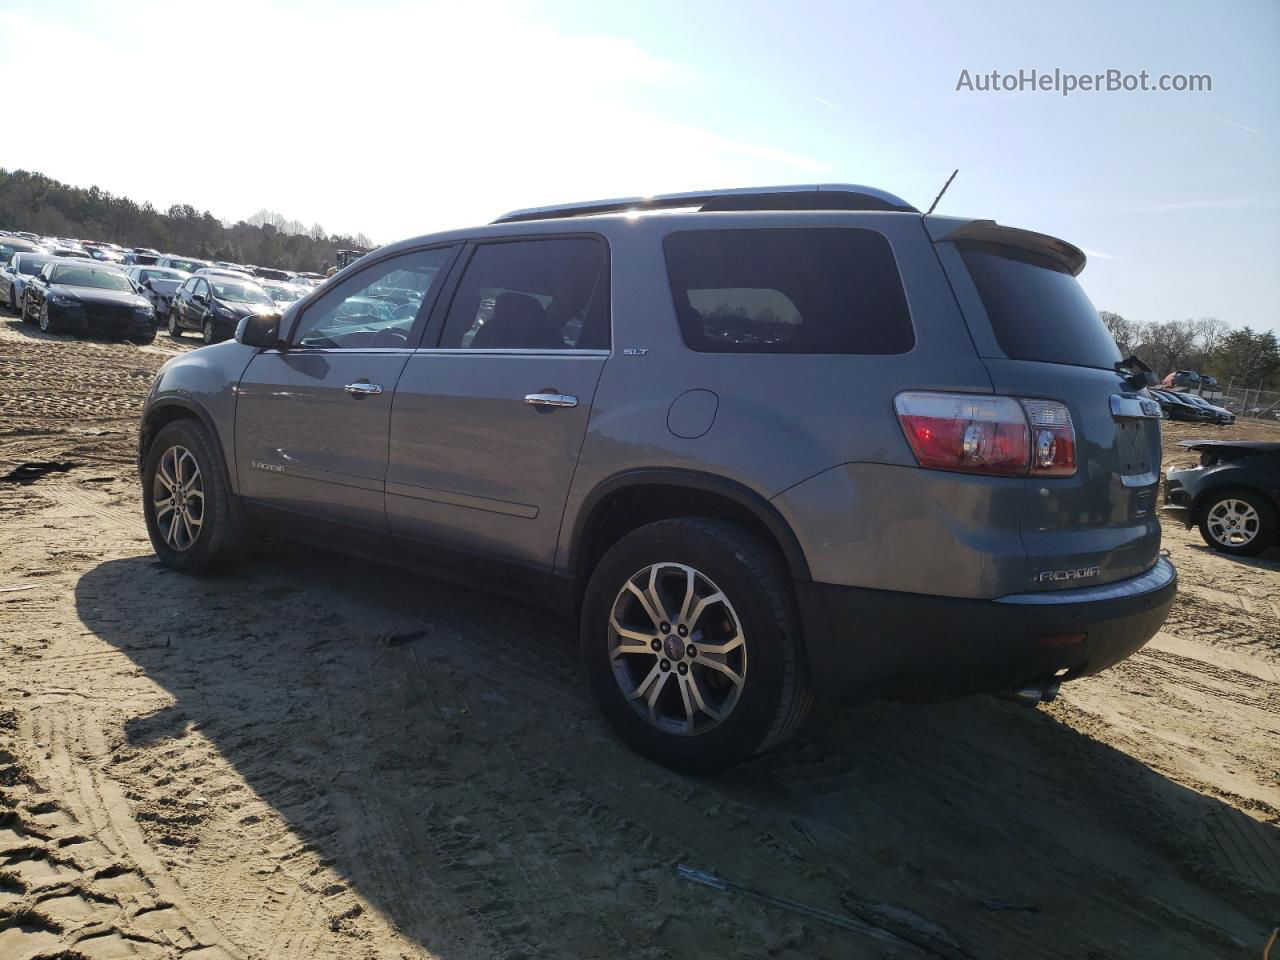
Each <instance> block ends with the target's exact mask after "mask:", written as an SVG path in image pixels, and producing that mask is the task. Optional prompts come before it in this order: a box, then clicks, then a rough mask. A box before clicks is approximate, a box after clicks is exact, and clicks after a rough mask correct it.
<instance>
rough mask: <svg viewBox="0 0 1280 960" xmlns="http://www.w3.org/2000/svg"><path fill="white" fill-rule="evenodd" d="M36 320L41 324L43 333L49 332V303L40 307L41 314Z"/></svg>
mask: <svg viewBox="0 0 1280 960" xmlns="http://www.w3.org/2000/svg"><path fill="white" fill-rule="evenodd" d="M36 322H37V323H38V324H39V325H40V332H41V333H48V332H49V305H48V304H47V303H46V304H45V305H44V306H43V307H41V308H40V316H39V317H38V318H37V321H36Z"/></svg>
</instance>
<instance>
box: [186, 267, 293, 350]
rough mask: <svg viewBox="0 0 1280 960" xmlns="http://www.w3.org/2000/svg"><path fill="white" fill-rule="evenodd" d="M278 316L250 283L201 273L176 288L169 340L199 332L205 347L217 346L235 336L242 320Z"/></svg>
mask: <svg viewBox="0 0 1280 960" xmlns="http://www.w3.org/2000/svg"><path fill="white" fill-rule="evenodd" d="M279 312H280V311H279V308H278V307H277V306H276V303H275V301H274V300H272V299H271V297H269V296H268V295H267V292H266V291H265V290H263V289H262V287H260V286H258V284H256V283H254V282H253V281H252V280H244V279H241V278H239V277H236V276H227V275H225V274H210V273H205V272H201V273H197V274H196V275H195V276H192V277H190V278H189V279H187V281H186V282H185V283H183V284H182V286H181V287H179V288H178V292H177V294H176V295H175V296H174V298H173V304H172V306H171V307H170V309H169V336H171V337H173V338H174V339H177V338H178V337H180V336H182V331H183V330H199V331H200V334H201V336H203V337H204V342H205V343H217V342H218V341H220V340H228V339H230V338H231V337H232V336H234V334H235V332H236V325H237V324H238V323H239V322H240V319H241V318H242V317H247V316H249V315H250V314H258V313H279Z"/></svg>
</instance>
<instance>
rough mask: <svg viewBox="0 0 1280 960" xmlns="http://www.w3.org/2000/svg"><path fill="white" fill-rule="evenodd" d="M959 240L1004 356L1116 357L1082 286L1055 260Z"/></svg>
mask: <svg viewBox="0 0 1280 960" xmlns="http://www.w3.org/2000/svg"><path fill="white" fill-rule="evenodd" d="M957 246H959V247H960V253H961V256H962V257H964V262H965V266H967V267H968V268H969V276H970V277H972V278H973V282H974V285H975V286H976V287H977V288H978V295H979V296H980V297H982V305H983V306H984V307H986V310H987V316H988V317H989V318H990V320H991V327H992V330H993V331H994V332H995V335H996V340H997V341H998V342H999V344H1000V349H1001V350H1003V351H1004V352H1005V355H1006V356H1008V357H1010V358H1011V359H1014V360H1040V361H1044V362H1046V363H1067V364H1071V365H1073V366H1078V367H1102V368H1105V369H1110V368H1111V367H1112V366H1113V365H1114V364H1115V362H1116V361H1117V360H1119V359H1120V351H1119V350H1117V349H1116V343H1115V341H1114V340H1113V339H1111V334H1109V333H1108V332H1107V328H1106V326H1105V325H1104V324H1103V322H1102V318H1101V317H1099V316H1098V311H1097V310H1096V309H1095V308H1094V306H1093V304H1092V303H1090V302H1089V298H1088V297H1087V296H1086V295H1085V292H1084V289H1083V288H1082V287H1081V286H1080V284H1079V282H1078V281H1077V280H1076V278H1075V277H1073V276H1072V275H1071V274H1070V273H1068V272H1067V271H1066V270H1065V269H1063V268H1062V267H1061V266H1059V265H1058V264H1057V263H1056V262H1055V261H1053V260H1050V259H1049V258H1047V257H1042V256H1039V255H1037V254H1034V253H1031V252H1030V251H1026V250H1020V249H1018V248H1016V247H1007V246H1002V245H1000V244H994V243H976V242H972V241H970V242H965V243H960V244H957Z"/></svg>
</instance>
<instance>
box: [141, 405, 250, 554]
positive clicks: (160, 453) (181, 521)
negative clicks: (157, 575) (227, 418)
mask: <svg viewBox="0 0 1280 960" xmlns="http://www.w3.org/2000/svg"><path fill="white" fill-rule="evenodd" d="M215 443H216V441H215V440H214V438H213V437H212V436H211V435H210V434H209V431H208V430H206V429H205V428H204V425H203V424H201V423H199V422H198V421H196V420H175V421H174V422H173V423H170V424H168V425H167V426H165V427H162V428H161V429H160V432H159V433H157V434H156V437H155V439H154V440H152V441H151V445H150V447H149V448H148V450H147V459H146V465H145V467H144V469H143V473H142V509H143V514H144V516H145V518H146V522H147V535H148V536H149V537H150V538H151V546H152V549H154V550H155V553H156V556H157V557H158V558H159V559H160V562H161V563H163V564H164V565H165V566H168V567H172V568H173V569H175V570H180V571H182V572H183V573H193V574H201V573H208V572H211V571H214V570H217V569H219V568H220V567H223V566H225V565H226V564H227V563H229V562H230V561H231V560H232V559H234V557H235V556H236V554H237V553H238V552H239V549H240V544H241V540H242V536H241V531H240V521H239V516H238V514H237V512H236V510H235V504H234V502H233V500H232V497H231V493H230V490H229V489H228V487H227V480H226V477H225V476H224V474H223V471H222V466H221V462H220V461H219V460H218V456H217V453H216V452H215V447H214V444H215Z"/></svg>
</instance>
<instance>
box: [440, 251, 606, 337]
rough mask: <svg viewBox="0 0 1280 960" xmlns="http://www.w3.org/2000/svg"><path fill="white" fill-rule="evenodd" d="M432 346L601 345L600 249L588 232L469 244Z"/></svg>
mask: <svg viewBox="0 0 1280 960" xmlns="http://www.w3.org/2000/svg"><path fill="white" fill-rule="evenodd" d="M440 346H441V347H444V348H446V349H451V350H597V349H599V350H603V349H607V348H608V346H609V283H608V254H607V252H606V250H605V246H604V244H603V243H602V242H600V241H599V240H595V239H592V238H590V237H555V238H551V239H547V240H514V241H505V242H501V243H485V244H481V245H480V246H478V247H476V250H475V253H474V254H473V255H472V257H471V261H470V262H469V263H468V264H467V269H466V272H465V273H464V274H463V276H462V281H461V283H460V284H459V285H458V291H457V293H456V294H455V295H454V298H453V303H452V304H451V305H450V307H449V316H448V319H446V320H445V325H444V334H443V336H442V337H441V340H440Z"/></svg>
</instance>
